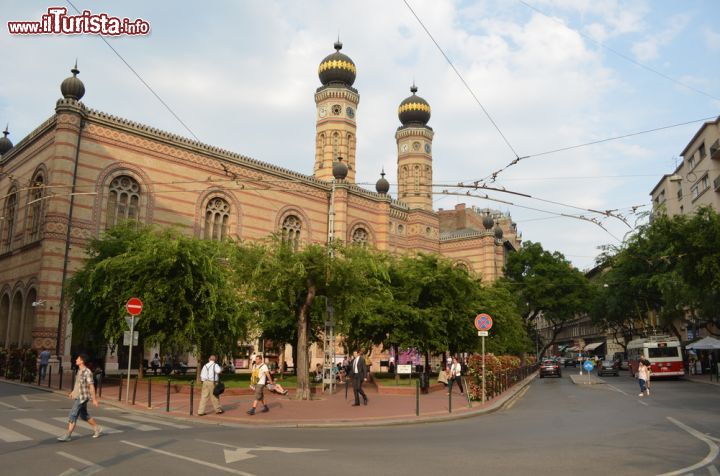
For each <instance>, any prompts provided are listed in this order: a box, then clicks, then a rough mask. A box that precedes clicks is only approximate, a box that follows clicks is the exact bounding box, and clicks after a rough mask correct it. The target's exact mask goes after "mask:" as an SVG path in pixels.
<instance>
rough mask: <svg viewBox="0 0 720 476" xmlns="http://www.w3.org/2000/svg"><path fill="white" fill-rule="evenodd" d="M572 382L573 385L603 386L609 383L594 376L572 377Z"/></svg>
mask: <svg viewBox="0 0 720 476" xmlns="http://www.w3.org/2000/svg"><path fill="white" fill-rule="evenodd" d="M570 380H572V383H574V384H575V385H601V384H604V383H607V382H605V380H603V379H601V378H600V377H596V376H594V375H571V376H570Z"/></svg>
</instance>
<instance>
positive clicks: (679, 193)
mask: <svg viewBox="0 0 720 476" xmlns="http://www.w3.org/2000/svg"><path fill="white" fill-rule="evenodd" d="M682 197H683V194H682V188H678V191H677V198H678V200H682Z"/></svg>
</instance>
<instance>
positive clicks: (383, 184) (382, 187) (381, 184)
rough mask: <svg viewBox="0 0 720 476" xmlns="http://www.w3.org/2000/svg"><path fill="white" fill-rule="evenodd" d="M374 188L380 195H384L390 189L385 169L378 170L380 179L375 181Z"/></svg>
mask: <svg viewBox="0 0 720 476" xmlns="http://www.w3.org/2000/svg"><path fill="white" fill-rule="evenodd" d="M375 190H377V193H380V194H382V195H385V194H387V193H388V192H389V191H390V182H388V181H387V179H386V178H385V169H383V171H382V172H380V179H379V180H378V181H377V182H375Z"/></svg>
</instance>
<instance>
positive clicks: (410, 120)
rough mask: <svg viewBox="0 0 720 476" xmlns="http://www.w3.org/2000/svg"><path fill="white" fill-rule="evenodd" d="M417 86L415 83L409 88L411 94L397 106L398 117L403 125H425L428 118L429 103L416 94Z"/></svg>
mask: <svg viewBox="0 0 720 476" xmlns="http://www.w3.org/2000/svg"><path fill="white" fill-rule="evenodd" d="M417 90H418V88H417V86H415V84H413V85H412V87H411V88H410V92H411V93H412V96H410V97H407V98H405V99H404V100H403V102H401V103H400V107H398V118H399V119H400V122H402V124H403V126H407V125H409V124H420V125H423V126H424V125H425V124H427V123H428V121H429V120H430V104H428V102H427V101H426V100H424V99H423V98H421V97H420V96H418V95H416V94H415V93H416V92H417Z"/></svg>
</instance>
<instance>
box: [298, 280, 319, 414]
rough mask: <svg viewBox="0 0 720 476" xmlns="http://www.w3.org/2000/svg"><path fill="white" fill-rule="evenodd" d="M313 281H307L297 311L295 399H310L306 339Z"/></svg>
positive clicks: (314, 287)
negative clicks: (303, 295) (302, 298)
mask: <svg viewBox="0 0 720 476" xmlns="http://www.w3.org/2000/svg"><path fill="white" fill-rule="evenodd" d="M315 293H316V286H315V283H314V282H312V281H310V282H308V288H307V295H306V296H305V302H303V304H302V306H300V310H299V312H298V345H297V346H298V349H297V361H296V362H295V373H296V374H297V391H296V394H295V398H296V399H297V400H310V373H309V372H310V365H309V364H310V362H309V359H308V339H309V335H308V334H309V333H310V332H309V331H310V308H311V307H312V303H313V301H314V300H315Z"/></svg>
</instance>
